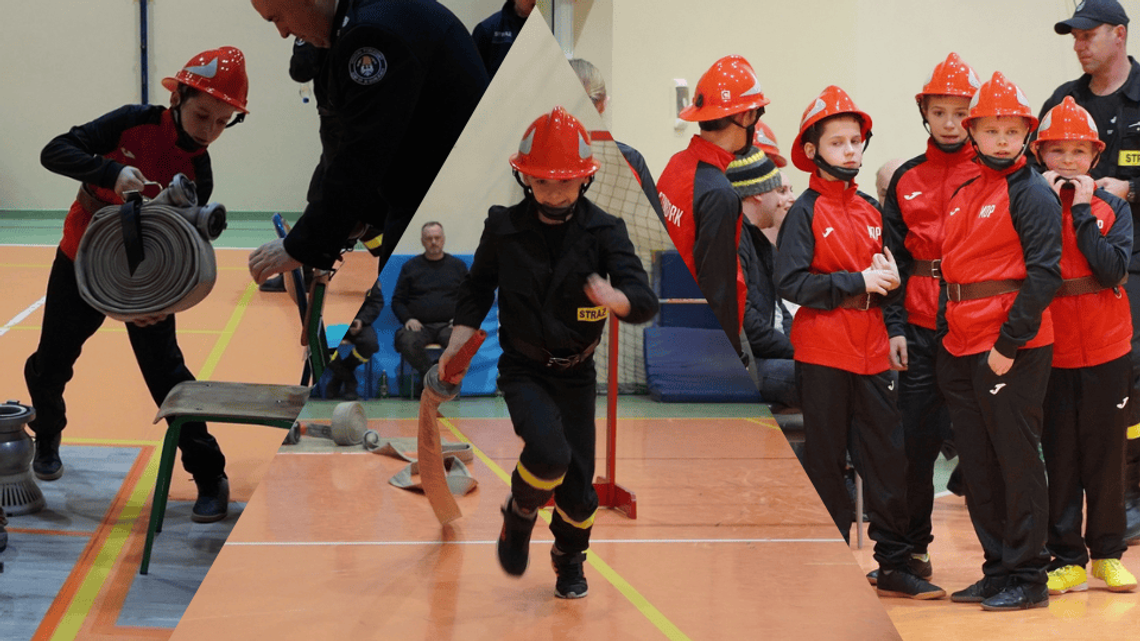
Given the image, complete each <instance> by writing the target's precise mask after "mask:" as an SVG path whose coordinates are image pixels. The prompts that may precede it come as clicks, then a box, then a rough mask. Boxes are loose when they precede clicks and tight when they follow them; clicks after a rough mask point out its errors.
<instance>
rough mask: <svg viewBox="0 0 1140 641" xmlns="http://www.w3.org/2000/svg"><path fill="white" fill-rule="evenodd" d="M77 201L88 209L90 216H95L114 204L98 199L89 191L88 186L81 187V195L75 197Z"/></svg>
mask: <svg viewBox="0 0 1140 641" xmlns="http://www.w3.org/2000/svg"><path fill="white" fill-rule="evenodd" d="M75 200H76V201H78V202H79V205H80V206H81V207H83V208H84V209H86V210H87V213H89V214H94V213H95V212H97V211H99V210H100V209H102V208H104V207H110V206H112V203H109V202H107V201H105V200H102V199H100V198H97V197H95V195H94V194H92V193H91V192H89V191H87V186H86V185H80V187H79V193H78V194H76V195H75Z"/></svg>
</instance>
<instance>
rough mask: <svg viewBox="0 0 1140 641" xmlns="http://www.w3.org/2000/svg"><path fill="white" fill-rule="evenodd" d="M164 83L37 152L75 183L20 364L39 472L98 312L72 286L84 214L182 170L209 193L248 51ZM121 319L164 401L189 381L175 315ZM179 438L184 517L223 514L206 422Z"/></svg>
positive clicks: (230, 53) (219, 55) (228, 50)
mask: <svg viewBox="0 0 1140 641" xmlns="http://www.w3.org/2000/svg"><path fill="white" fill-rule="evenodd" d="M162 86H163V87H165V88H166V89H168V90H170V92H171V93H170V108H169V109H167V108H165V107H162V106H159V105H127V106H125V107H121V108H119V109H116V110H115V111H112V112H110V113H108V114H105V115H103V116H101V117H99V118H97V119H96V120H93V121H91V122H89V123H87V124H84V125H79V126H77V127H72V128H71V130H70V131H69V132H67V133H65V134H61V135H59V136H57V137H56V138H54V139H53V140H52V141H51V142H49V143H48V145H47V146H46V147H45V148H44V150H43V153H42V155H41V157H40V160H41V162H42V163H43V165H44V167H46V168H47V169H49V170H51V171H53V172H55V173H57V174H62V175H64V176H68V177H70V178H74V179H76V180H78V181H80V183H81V185H80V187H79V193H78V195H77V196H76V199H75V202H74V203H73V204H72V205H71V209H70V211H68V212H67V218H66V219H65V220H64V222H63V240H62V241H60V244H59V249H58V251H57V252H56V256H55V262H54V263H53V264H52V268H51V275H50V276H49V277H48V288H47V301H46V303H45V304H44V320H43V329H42V330H41V333H40V342H39V346H38V347H37V348H36V352H35V353H34V354H32V355H31V356H30V357H29V358H28V360H27V363H26V364H25V366H24V379H25V381H26V382H27V384H28V392H29V394H30V395H31V398H32V404H33V405H34V406H35V408H36V418H35V420H33V421H31V422H30V423H29V424H28V425H29V426H30V427H31V428H32V431H33V432H34V433H35V435H36V454H35V459H34V460H33V462H32V469H33V471H34V472H35V474H36V476H37V477H38V478H40V479H41V480H54V479H58V478H59V477H60V476H61V475H62V474H63V463H62V461H61V460H60V458H59V445H60V440H61V433H62V432H63V428H64V426H66V425H67V416H66V414H65V406H64V399H63V391H64V387H65V386H66V385H67V382H68V381H70V380H71V377H72V375H73V369H72V367H73V366H74V364H75V361H76V360H77V359H78V358H79V353H80V350H82V348H83V344H84V343H85V342H86V341H87V339H88V338H90V337H91V336H92V335H93V334H94V333H95V331H96V330H97V329H99V326H100V325H102V324H103V320H104V316H103V314H102V313H100V312H99V311H97V310H95V309H94V308H92V307H91V306H90V305H88V304H87V303H86V302H85V301H84V300H83V298H82V297H81V296H80V295H79V289H78V285H77V284H76V279H75V263H74V261H75V255H76V252H77V251H78V249H79V239H80V238H81V237H82V236H83V232H84V231H85V230H86V229H87V225H88V224H89V223H90V222H91V216H92V215H93V214H94V213H95V212H96V211H98V210H99V209H101V208H103V207H105V206H107V205H119V204H122V202H123V194H124V193H125V192H128V191H139V192H141V191H143V189H144V187H145V186H146V185H147V183H149V182H156V183H158V184H160V185H162V186H166V185H168V184H170V182H171V180H172V179H173V178H174V176H175V175H176V174H179V173H181V174H185V175H186V177H188V178H189V179H190V180H192V181H194V185H195V186H196V188H197V192H198V194H197V195H198V202H199V203H205V202H207V201H209V199H210V194H211V193H212V192H213V189H214V176H213V171H212V169H211V166H210V156H209V154H208V153H207V152H206V147H207V146H208V145H209V144H210V143H212V142H214V141H215V140H217V138H218V136H220V135H222V132H223V131H224V130H225V129H226V128H227V127H229V126H231V125H234V124H236V123H238V122H240V121H241V120H242V119H244V117H245V114H246V113H248V110H247V109H246V95H247V93H248V91H249V79H248V78H247V77H246V73H245V56H244V55H243V54H242V52H241V51H240V50H238V49H236V48H234V47H221V48H218V49H211V50H209V51H204V52H202V53H200V54H198V55H196V56H194V57H193V58H191V59H190V61H189V62H187V63H186V66H185V67H183V68H182V70H181V71H179V72H178V73H177V74H176V75H175V76H174V77H173V78H165V79H163V81H162ZM235 113H236V114H237V115H236V117H235ZM151 195H154V194H151ZM126 327H127V335H128V336H129V337H130V341H131V347H132V348H133V349H134V352H135V358H136V360H137V361H138V364H139V369H140V370H141V371H142V375H143V378H144V379H146V383H147V387H148V388H149V390H150V393H151V396H152V397H153V398H154V402H155V404H161V403H162V401H163V399H165V398H166V394H167V393H168V392H169V391H170V390H171V388H173V387H174V386H175V385H177V384H178V383H181V382H183V381H189V380H194V376H193V375H192V374H191V373H190V370H188V369H187V368H186V364H185V363H184V362H183V358H182V350H181V349H180V348H179V347H178V340H177V336H176V335H175V327H174V317H173V316H166V317H157V318H148V319H143V320H139V321H135V322H133V323H127V325H126ZM178 447H179V449H181V450H182V464H183V465H184V466H185V468H186V471H188V472H190V474H191V475H193V477H194V482H195V484H197V486H198V500H197V502H196V503H195V504H194V508H193V512H192V514H191V518H193V520H195V521H197V522H201V523H208V522H212V521H218V520H220V519H222V518H225V516H226V513H227V504H228V502H229V482H228V481H227V479H226V474H225V457H224V456H223V455H222V451H221V449H220V448H219V447H218V443H217V441H216V440H215V439H214V437H213V436H211V435H210V433H209V432H207V431H206V425H205V423H186V424H184V425H183V426H182V433H181V437H180V438H179V441H178Z"/></svg>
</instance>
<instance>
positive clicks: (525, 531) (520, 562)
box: [498, 495, 538, 576]
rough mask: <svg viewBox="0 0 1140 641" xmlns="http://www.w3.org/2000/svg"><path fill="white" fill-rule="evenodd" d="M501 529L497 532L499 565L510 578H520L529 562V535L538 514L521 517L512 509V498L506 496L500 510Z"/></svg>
mask: <svg viewBox="0 0 1140 641" xmlns="http://www.w3.org/2000/svg"><path fill="white" fill-rule="evenodd" d="M501 511H502V513H503V529H502V530H500V531H499V546H498V553H499V565H501V566H503V571H504V572H506V573H507V574H509V575H511V576H522V575H523V572H526V566H527V564H528V563H529V562H530V533H531V532H532V531H533V530H534V522H535V519H536V518H538V512H534V513H532V514H531V515H530V516H529V517H526V516H521V515H520V514H519V513H518V512H516V511H515V508H514V498H513V497H512V496H510V495H508V496H507V501H506V503H503V507H502V509H501Z"/></svg>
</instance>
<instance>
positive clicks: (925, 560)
mask: <svg viewBox="0 0 1140 641" xmlns="http://www.w3.org/2000/svg"><path fill="white" fill-rule="evenodd" d="M906 568H907V569H908V570H910V573H911V574H913V575H915V576H917V577H918V578H920V579H930V577H932V576H934V566H932V565H931V564H930V555H929V554H925V553H924V554H912V555H910V556H909V557H908V558H907V560H906Z"/></svg>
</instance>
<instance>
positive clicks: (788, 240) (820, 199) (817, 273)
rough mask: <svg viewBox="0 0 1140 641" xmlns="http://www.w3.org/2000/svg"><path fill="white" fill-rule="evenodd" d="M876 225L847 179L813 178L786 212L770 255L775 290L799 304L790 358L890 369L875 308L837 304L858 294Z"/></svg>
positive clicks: (868, 370)
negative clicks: (773, 254)
mask: <svg viewBox="0 0 1140 641" xmlns="http://www.w3.org/2000/svg"><path fill="white" fill-rule="evenodd" d="M882 224H883V223H882V215H881V214H880V213H879V208H878V203H876V202H875V201H874V199H872V198H871V197H870V196H868V195H866V194H864V193H862V192H860V191H858V188H857V185H855V183H854V182H852V183H845V182H842V181H830V180H824V179H822V178H820V177H819V176H818V175H817V174H813V175H812V177H811V182H810V183H809V187H808V189H807V190H806V191H804V192H803V193H802V194H801V195H800V197H799V198H797V199H796V202H795V204H794V205H792V208H791V209H790V210H789V211H788V215H787V217H785V218H784V224H783V226H782V227H781V228H780V236H779V251H778V252H777V253H776V289H777V292H778V293H779V294H780V296H781V297H783V298H785V299H787V300H790V301H792V302H793V303H797V304H799V305H801V307H800V309H799V311H798V312H796V316H795V319H794V320H793V321H792V335H791V339H792V346H793V347H794V348H795V359H796V360H797V361H800V362H803V363H812V364H815V365H825V366H827V367H834V368H836V369H842V370H845V371H848V372H853V373H855V374H879V373H881V372H884V371H886V370H887V369H888V368H890V361H889V359H888V352H889V343H888V340H887V327H886V324H885V323H884V322H883V310H882V308H880V307H877V306H873V307H871V308H869V309H865V310H861V309H850V308H844V307H840V304H841V303H842V302H843V301H844V300H845V299H847V298H850V297H852V296H859V295H862V294H865V293H866V291H867V285H866V281H864V279H863V274H862V273H861V272H862V271H863V270H864V269H866V268H868V267H870V266H871V259H872V257H873V256H874V255H875V254H877V253H880V252H882V251H883V238H882ZM898 293H899V290H898V289H895V290H894V292H892V296H895V297H897V295H898Z"/></svg>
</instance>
